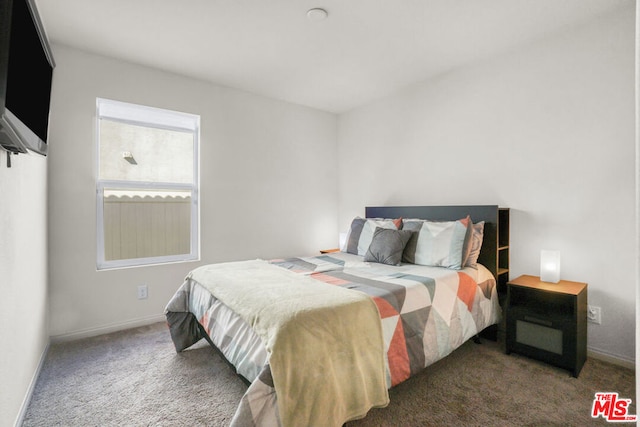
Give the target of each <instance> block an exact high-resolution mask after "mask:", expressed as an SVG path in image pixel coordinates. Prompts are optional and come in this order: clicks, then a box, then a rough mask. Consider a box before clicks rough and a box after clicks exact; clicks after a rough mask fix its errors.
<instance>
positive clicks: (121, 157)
mask: <svg viewBox="0 0 640 427" xmlns="http://www.w3.org/2000/svg"><path fill="white" fill-rule="evenodd" d="M96 116H97V144H98V149H97V163H98V165H97V171H98V178H97V181H96V193H97V215H98V218H97V219H98V221H97V224H98V236H97V237H98V239H97V240H98V248H97V249H98V250H97V254H98V255H97V267H98V269H99V270H102V269H109V268H119V267H131V266H138V265H150V264H158V263H166V262H179V261H192V260H197V259H199V239H198V225H199V215H198V147H199V142H198V139H199V130H200V117H199V116H197V115H193V114H186V113H180V112H176V111H168V110H162V109H158V108H151V107H145V106H140V105H134V104H127V103H124V102H118V101H111V100H107V99H100V98H99V99H98V100H97V115H96Z"/></svg>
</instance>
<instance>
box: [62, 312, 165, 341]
mask: <svg viewBox="0 0 640 427" xmlns="http://www.w3.org/2000/svg"><path fill="white" fill-rule="evenodd" d="M166 320H167V319H166V317H165V315H164V314H154V315H153V316H147V317H141V318H138V319H133V320H128V321H126V322H120V323H112V324H111V325H105V326H99V327H97V328H89V329H82V330H79V331H75V332H69V333H67V334H61V335H52V336H51V343H59V342H65V341H75V340H79V339H82V338H90V337H96V336H98V335H104V334H110V333H112V332H118V331H122V330H125V329H131V328H137V327H139V326H146V325H151V324H153V323H158V322H164V321H166Z"/></svg>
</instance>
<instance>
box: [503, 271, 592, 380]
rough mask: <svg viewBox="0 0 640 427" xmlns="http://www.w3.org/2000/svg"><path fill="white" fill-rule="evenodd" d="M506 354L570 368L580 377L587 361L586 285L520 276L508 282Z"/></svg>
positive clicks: (575, 375)
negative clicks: (520, 355)
mask: <svg viewBox="0 0 640 427" xmlns="http://www.w3.org/2000/svg"><path fill="white" fill-rule="evenodd" d="M505 313H506V323H507V326H506V328H507V331H506V352H507V354H509V353H511V352H515V353H520V354H523V355H525V356H529V357H532V358H535V359H539V360H542V361H545V362H547V363H550V364H552V365H555V366H558V367H561V368H564V369H568V370H569V371H571V373H572V374H573V376H574V377H577V376H578V374H579V373H580V370H581V369H582V365H584V362H585V360H586V359H587V284H586V283H581V282H570V281H568V280H561V281H560V282H558V283H546V282H541V281H540V278H539V277H537V276H520V277H518V278H517V279H514V280H511V281H509V282H508V283H507V304H506V309H505Z"/></svg>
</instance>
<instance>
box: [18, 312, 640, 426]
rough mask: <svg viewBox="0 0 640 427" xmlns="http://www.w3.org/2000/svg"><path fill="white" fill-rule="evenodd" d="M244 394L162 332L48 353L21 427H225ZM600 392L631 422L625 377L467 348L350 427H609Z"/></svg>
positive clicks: (629, 383) (630, 387) (612, 369)
mask: <svg viewBox="0 0 640 427" xmlns="http://www.w3.org/2000/svg"><path fill="white" fill-rule="evenodd" d="M245 390H246V385H245V384H244V383H243V381H242V380H240V379H239V378H238V377H237V376H236V375H235V374H234V373H233V370H232V369H231V368H230V367H229V365H228V364H227V363H226V362H224V361H223V360H222V359H221V358H220V356H219V355H218V354H217V352H216V351H214V350H213V349H211V348H210V347H209V346H208V344H206V343H204V342H201V343H198V344H197V345H196V346H194V348H192V349H190V350H188V351H185V352H183V353H180V354H176V352H175V350H174V348H173V344H172V343H171V339H170V337H169V332H168V330H167V328H166V325H165V324H163V323H159V324H155V325H151V326H147V327H142V328H136V329H132V330H129V331H124V332H118V333H114V334H109V335H103V336H100V337H95V338H89V339H84V340H80V341H75V342H71V343H62V344H56V345H52V346H51V348H50V350H49V354H48V356H47V359H46V361H45V364H44V367H43V371H42V373H41V376H40V378H39V380H38V382H37V384H36V388H35V390H34V395H33V399H32V401H31V404H30V406H29V408H28V409H27V412H26V415H25V420H24V424H23V425H24V426H47V427H48V426H101V427H102V426H226V425H228V424H229V422H230V420H231V418H232V417H233V414H234V412H235V408H236V405H237V403H238V401H239V400H240V398H241V396H242V394H243V393H244V391H245ZM599 391H615V392H618V393H619V395H620V397H624V398H630V399H633V400H634V405H633V406H632V408H631V411H630V413H631V414H636V406H635V376H634V372H633V371H631V370H628V369H623V368H620V367H617V366H614V365H611V364H608V363H604V362H600V361H598V360H592V359H589V360H588V361H587V363H586V364H585V366H584V368H583V370H582V373H581V374H580V377H579V378H577V379H575V378H572V377H571V376H570V375H569V373H568V372H567V371H564V370H561V369H558V368H554V367H552V366H548V365H546V364H543V363H541V362H537V361H534V360H531V359H528V358H526V357H523V356H519V355H515V354H512V355H506V354H504V352H503V351H502V349H501V346H500V344H499V343H492V342H489V341H484V342H483V344H480V345H478V344H475V343H473V342H468V343H466V344H465V345H463V346H462V347H461V348H460V349H458V350H456V351H455V352H454V353H453V354H451V355H450V356H449V357H447V358H446V359H444V360H442V361H440V362H438V363H436V364H435V365H433V366H431V367H429V368H427V369H426V370H425V371H424V372H423V373H421V374H420V375H418V376H416V377H414V378H412V379H410V380H408V381H406V382H405V383H403V384H400V385H399V386H397V387H395V388H394V389H392V390H391V392H390V394H391V404H390V405H389V406H388V407H387V408H385V409H374V410H372V411H370V412H369V414H368V416H367V417H366V418H365V419H363V420H359V421H355V422H351V423H348V426H349V427H355V426H483V427H485V426H510V427H512V426H571V425H574V426H588V425H611V424H608V423H607V422H605V421H604V420H603V419H602V418H600V419H592V418H591V415H590V413H591V405H592V403H593V398H594V394H595V392H599ZM613 425H615V424H613ZM619 425H620V424H619ZM622 425H629V424H622Z"/></svg>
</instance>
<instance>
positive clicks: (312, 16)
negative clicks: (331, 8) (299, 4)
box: [307, 7, 329, 21]
mask: <svg viewBox="0 0 640 427" xmlns="http://www.w3.org/2000/svg"><path fill="white" fill-rule="evenodd" d="M327 16H329V14H328V13H327V11H326V10H324V9H321V8H319V7H315V8H313V9H309V10H308V11H307V18H309V20H310V21H322V20H324V19H327Z"/></svg>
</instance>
